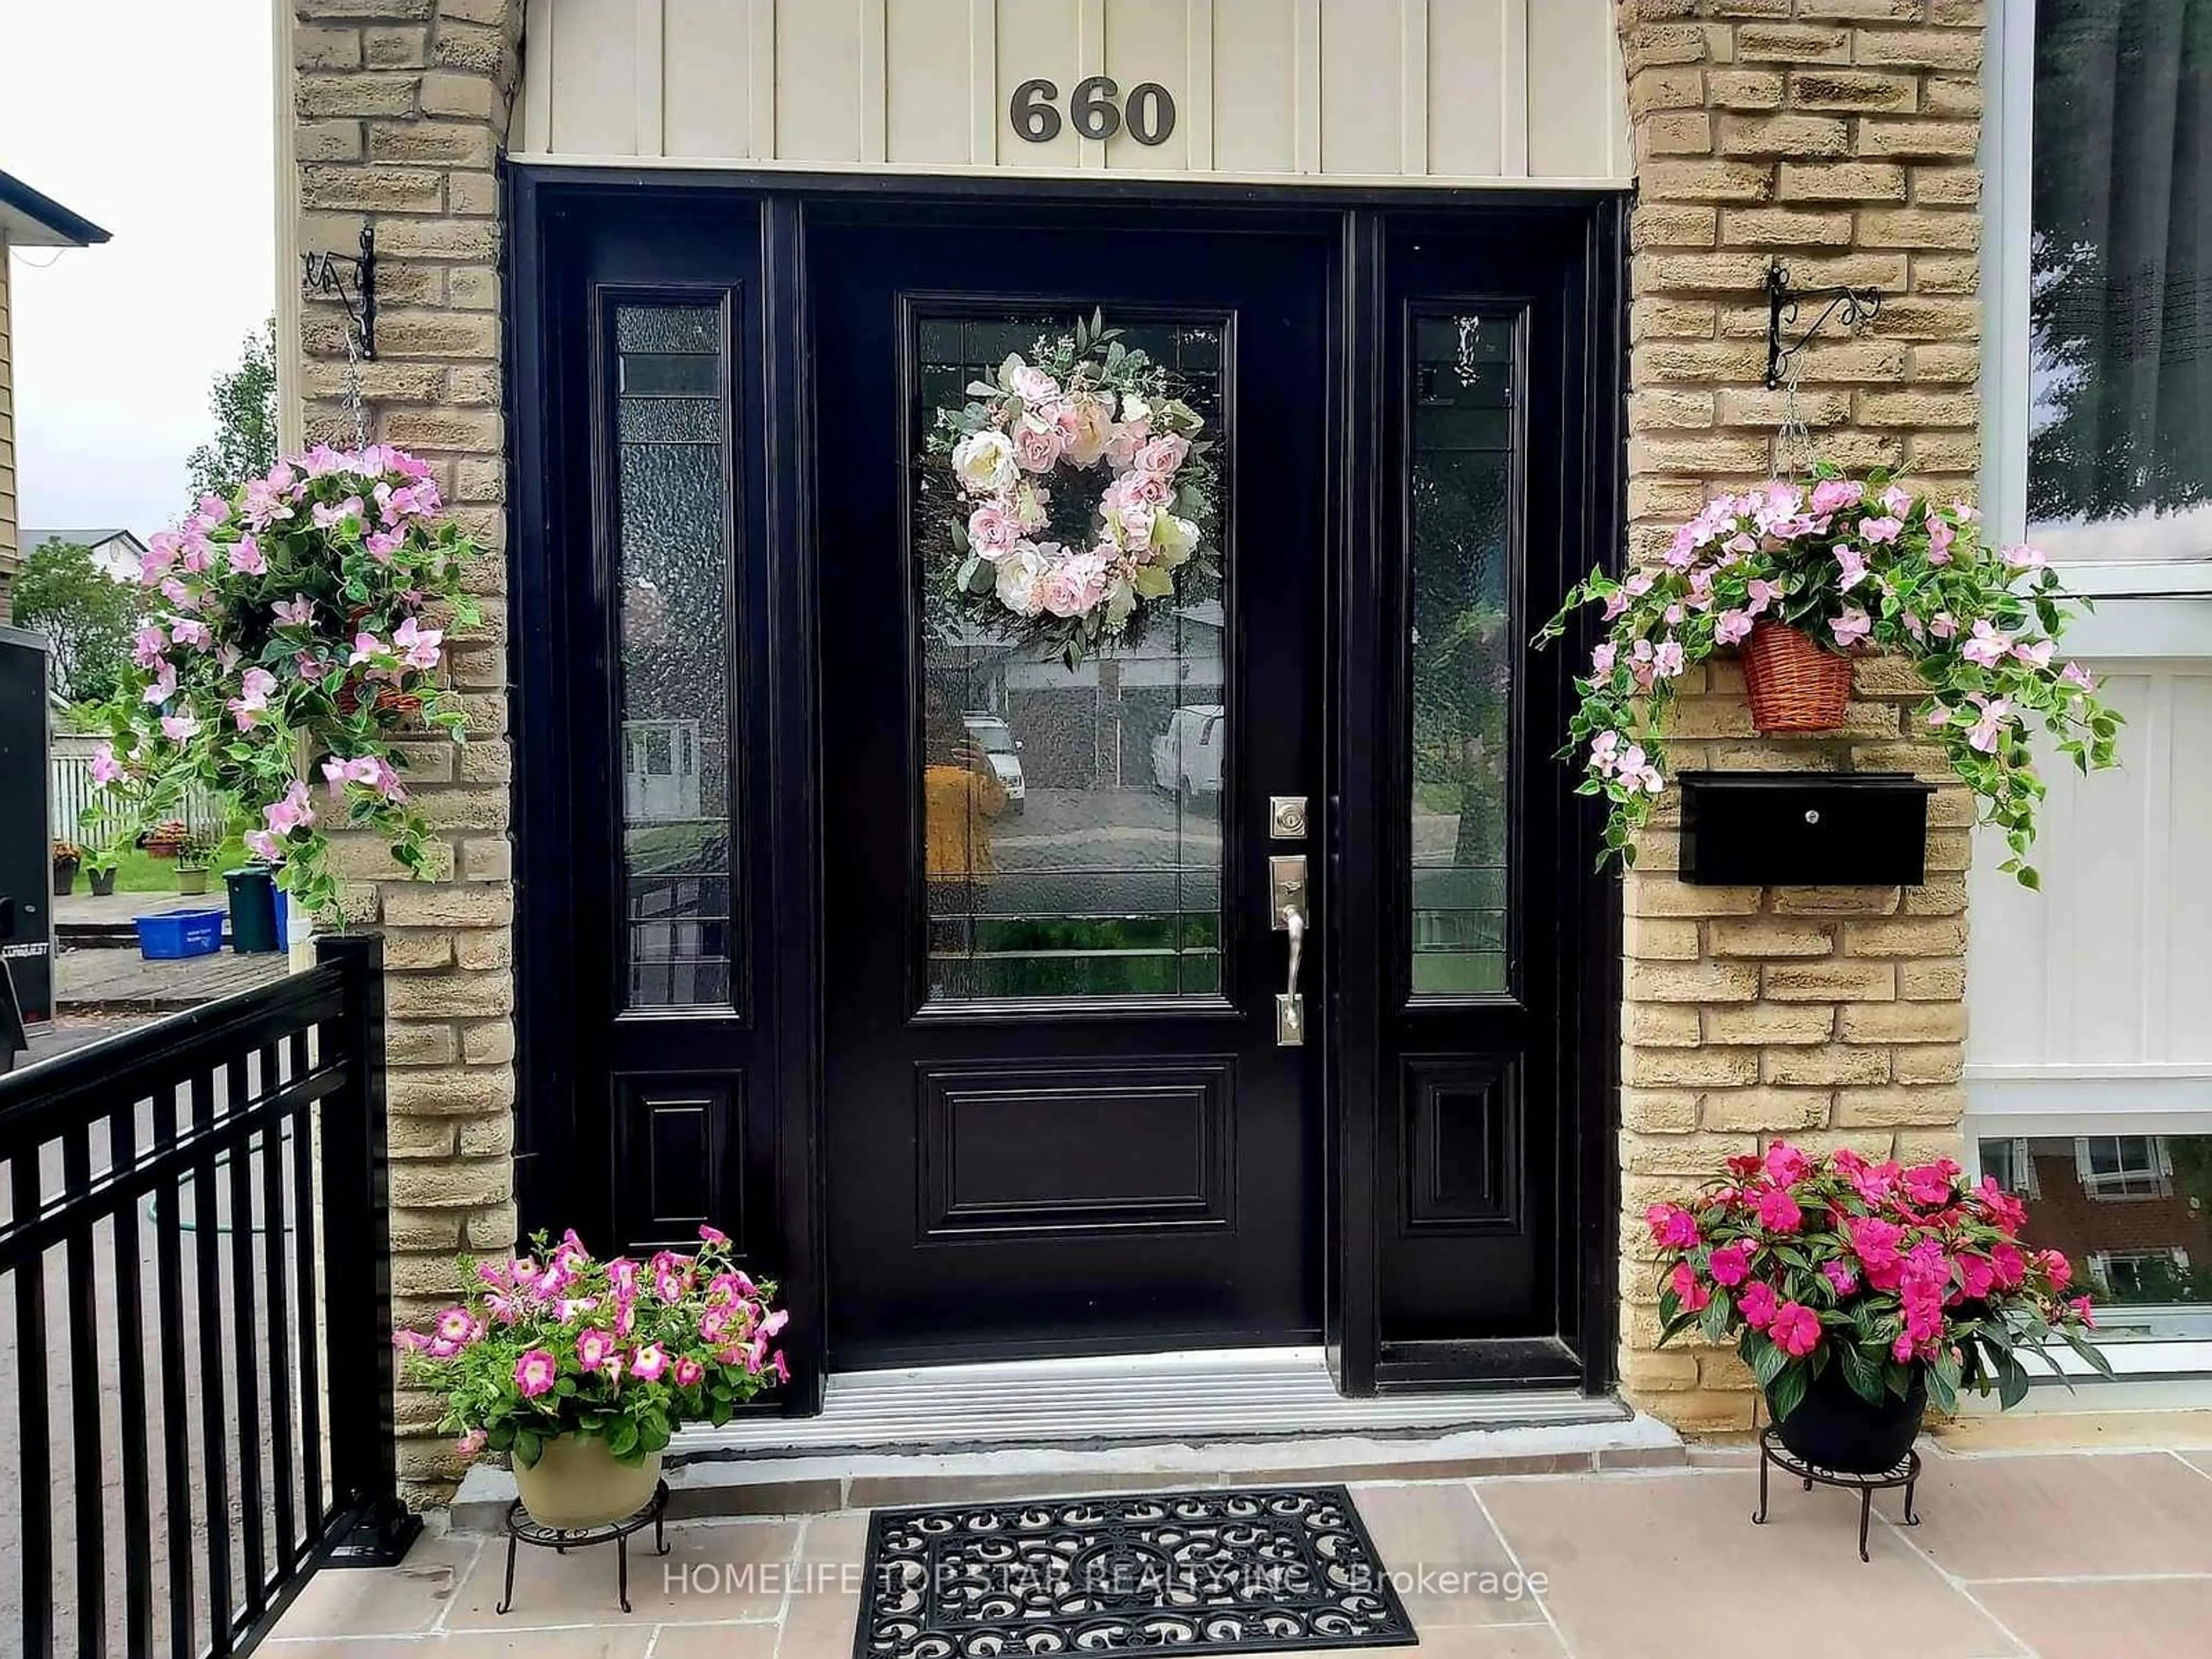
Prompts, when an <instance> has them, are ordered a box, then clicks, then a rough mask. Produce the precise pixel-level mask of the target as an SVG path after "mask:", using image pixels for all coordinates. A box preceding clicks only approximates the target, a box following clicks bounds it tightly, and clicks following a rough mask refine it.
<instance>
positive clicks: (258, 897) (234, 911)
mask: <svg viewBox="0 0 2212 1659" xmlns="http://www.w3.org/2000/svg"><path fill="white" fill-rule="evenodd" d="M222 879H223V884H224V885H226V886H228V888H229V889H230V948H231V949H232V950H234V951H237V952H238V954H239V955H240V956H242V957H244V956H253V955H257V954H265V953H267V952H269V951H281V950H283V948H284V939H283V929H282V928H281V927H279V926H278V925H277V919H276V881H275V880H274V878H272V877H271V876H270V873H269V872H268V871H266V870H264V869H258V868H253V867H248V868H246V869H244V870H226V871H224V872H222Z"/></svg>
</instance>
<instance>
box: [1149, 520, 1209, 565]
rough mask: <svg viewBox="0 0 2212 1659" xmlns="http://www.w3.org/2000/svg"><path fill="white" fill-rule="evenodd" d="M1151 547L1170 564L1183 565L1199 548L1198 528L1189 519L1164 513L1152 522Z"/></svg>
mask: <svg viewBox="0 0 2212 1659" xmlns="http://www.w3.org/2000/svg"><path fill="white" fill-rule="evenodd" d="M1151 546H1152V550H1153V551H1154V552H1155V553H1158V554H1159V555H1160V556H1161V557H1162V558H1164V560H1165V561H1166V562H1168V563H1170V564H1181V563H1182V562H1183V561H1184V560H1185V559H1187V558H1188V557H1189V556H1191V554H1192V553H1193V552H1194V551H1195V550H1197V547H1198V526H1196V525H1194V524H1193V523H1192V522H1191V521H1190V520H1188V519H1178V518H1177V517H1176V515H1175V514H1174V513H1158V514H1157V515H1155V516H1154V518H1153V520H1152V542H1151Z"/></svg>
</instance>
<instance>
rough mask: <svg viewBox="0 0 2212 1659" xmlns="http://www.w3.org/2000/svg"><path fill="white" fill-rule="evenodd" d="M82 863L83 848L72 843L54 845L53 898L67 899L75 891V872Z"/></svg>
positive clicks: (60, 842) (61, 842) (63, 842)
mask: <svg viewBox="0 0 2212 1659" xmlns="http://www.w3.org/2000/svg"><path fill="white" fill-rule="evenodd" d="M83 862H84V848H82V847H80V846H78V845H77V844H76V842H73V841H58V842H55V843H54V896H55V897H56V898H67V897H68V896H70V894H71V893H74V892H75V891H76V872H77V869H78V866H81V865H82V864H83Z"/></svg>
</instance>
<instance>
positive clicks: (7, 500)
mask: <svg viewBox="0 0 2212 1659" xmlns="http://www.w3.org/2000/svg"><path fill="white" fill-rule="evenodd" d="M14 359H15V349H14V348H13V347H12V346H10V345H9V343H8V239H7V238H6V237H4V236H0V623H6V622H7V621H8V620H9V617H11V616H13V615H14V607H13V606H12V605H10V603H9V589H11V588H12V587H13V586H15V565H16V562H17V557H18V553H19V550H18V549H17V547H16V545H15V538H16V533H17V532H16V528H15V392H13V390H12V389H11V388H12V386H13V383H14V380H13V377H14V374H15V361H14Z"/></svg>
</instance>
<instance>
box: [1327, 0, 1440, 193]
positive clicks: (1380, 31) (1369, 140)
mask: <svg viewBox="0 0 2212 1659" xmlns="http://www.w3.org/2000/svg"><path fill="white" fill-rule="evenodd" d="M1401 3H1407V4H1416V5H1418V4H1419V3H1420V0H1323V4H1322V9H1321V167H1322V172H1324V173H1395V172H1397V171H1398V170H1399V163H1400V160H1401V157H1402V156H1403V155H1404V147H1403V145H1402V143H1401V129H1400V125H1399V114H1400V111H1401V107H1402V100H1403V97H1404V94H1405V88H1404V86H1403V84H1402V82H1401V78H1400V53H1401V48H1402V45H1403V39H1404V31H1405V19H1404V17H1403V16H1402V15H1401Z"/></svg>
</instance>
